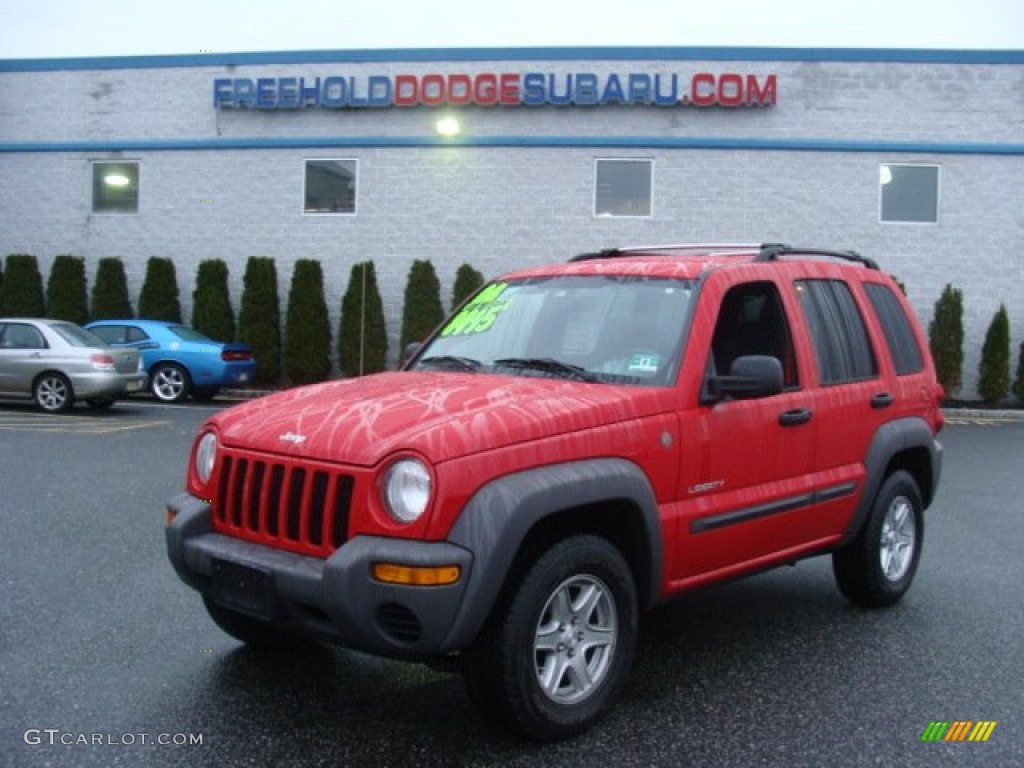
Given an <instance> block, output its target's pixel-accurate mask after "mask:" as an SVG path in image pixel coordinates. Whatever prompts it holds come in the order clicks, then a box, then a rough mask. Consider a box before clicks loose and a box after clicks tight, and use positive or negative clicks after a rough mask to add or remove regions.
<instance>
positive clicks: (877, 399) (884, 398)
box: [871, 392, 896, 408]
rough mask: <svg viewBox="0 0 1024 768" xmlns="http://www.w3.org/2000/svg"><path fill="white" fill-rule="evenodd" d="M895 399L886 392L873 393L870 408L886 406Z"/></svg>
mask: <svg viewBox="0 0 1024 768" xmlns="http://www.w3.org/2000/svg"><path fill="white" fill-rule="evenodd" d="M895 399H896V398H894V397H893V396H892V395H890V394H889V393H888V392H879V393H878V394H877V395H874V396H873V397H872V398H871V407H872V408H888V407H889V406H890V405H892V403H893V401H894V400H895Z"/></svg>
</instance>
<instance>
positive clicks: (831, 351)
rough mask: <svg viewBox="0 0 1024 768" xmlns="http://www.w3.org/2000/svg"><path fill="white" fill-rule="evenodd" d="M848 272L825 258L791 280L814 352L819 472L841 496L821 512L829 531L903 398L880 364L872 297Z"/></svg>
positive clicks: (837, 524)
mask: <svg viewBox="0 0 1024 768" xmlns="http://www.w3.org/2000/svg"><path fill="white" fill-rule="evenodd" d="M830 267H831V268H830ZM848 277H849V270H846V271H843V270H839V269H838V268H835V267H834V265H820V268H819V270H818V274H815V275H814V276H811V277H807V278H801V279H798V280H795V281H794V282H793V290H794V291H795V293H796V296H797V300H798V302H799V304H800V311H801V313H802V314H803V316H804V318H805V323H804V325H805V326H806V329H807V334H808V337H809V343H810V346H811V348H812V350H813V352H814V370H813V371H812V372H811V374H812V376H813V378H814V385H815V386H814V397H813V405H812V407H813V409H814V412H815V416H816V418H817V420H818V444H817V448H816V451H815V460H814V465H815V466H814V469H815V479H816V484H817V485H818V487H819V488H828V489H830V490H831V491H832V493H833V495H834V496H835V498H834V499H833V500H832V501H831V502H830V503H826V504H823V505H822V508H821V510H820V511H819V514H818V515H817V518H816V522H817V524H818V525H821V526H824V527H825V528H826V529H827V530H828V531H837V530H840V529H842V528H844V527H845V525H846V522H847V520H848V519H849V517H850V515H851V514H852V512H853V507H854V500H855V499H856V498H857V497H858V496H859V495H860V491H861V490H862V487H863V483H864V475H865V465H864V459H865V456H866V455H867V451H868V446H869V444H870V442H871V440H872V438H873V437H874V435H875V433H876V432H877V431H878V429H879V428H880V427H881V426H882V425H883V424H884V423H886V422H887V421H890V420H891V419H892V418H893V416H894V414H893V412H892V411H893V406H894V405H895V404H897V403H898V402H899V400H900V398H899V393H898V392H897V391H895V390H894V389H893V383H894V382H893V381H892V379H891V377H889V376H886V375H884V373H883V371H882V367H881V366H880V364H879V355H878V349H877V347H878V345H877V343H876V341H875V339H873V338H872V336H871V333H870V332H869V329H868V325H867V323H866V322H865V316H866V312H867V311H868V309H867V307H866V306H865V305H866V300H865V299H864V297H863V295H862V294H861V293H860V291H859V286H858V284H857V283H855V282H852V281H851V280H849V279H848Z"/></svg>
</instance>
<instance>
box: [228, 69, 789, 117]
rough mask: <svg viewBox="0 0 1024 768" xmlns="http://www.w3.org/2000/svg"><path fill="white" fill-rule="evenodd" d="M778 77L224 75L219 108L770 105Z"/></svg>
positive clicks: (775, 95) (705, 74) (699, 74)
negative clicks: (229, 76) (257, 76)
mask: <svg viewBox="0 0 1024 768" xmlns="http://www.w3.org/2000/svg"><path fill="white" fill-rule="evenodd" d="M777 98H778V84H777V78H776V75H774V74H768V75H756V74H740V73H736V72H726V73H721V74H715V73H712V72H697V73H695V74H692V75H681V74H660V73H658V74H654V73H649V72H631V73H628V74H618V73H612V74H604V75H599V74H596V73H593V72H577V73H568V74H566V73H562V74H555V73H545V72H526V73H520V72H502V73H496V72H481V73H476V74H464V73H456V74H447V75H441V74H426V75H409V74H405V75H370V76H345V75H329V76H316V77H260V78H248V77H238V78H218V79H216V80H214V81H213V106H214V107H215V108H217V109H262V110H278V109H282V110H287V109H304V108H314V107H320V108H325V109H345V108H349V109H357V108H365V107H417V106H424V107H458V106H506V107H510V106H570V105H571V106H604V105H612V104H618V105H634V106H659V107H677V106H694V107H770V106H774V105H775V103H776V100H777Z"/></svg>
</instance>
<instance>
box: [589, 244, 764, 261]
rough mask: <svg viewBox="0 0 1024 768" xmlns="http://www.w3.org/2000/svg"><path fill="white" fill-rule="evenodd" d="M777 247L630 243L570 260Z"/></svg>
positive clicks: (747, 250)
mask: <svg viewBox="0 0 1024 768" xmlns="http://www.w3.org/2000/svg"><path fill="white" fill-rule="evenodd" d="M769 247H776V244H775V243H683V244H680V245H630V246H627V247H625V248H605V249H603V250H600V251H594V252H593V253H581V254H579V255H577V256H573V257H572V258H571V259H569V261H589V260H590V259H611V258H615V257H616V256H627V255H629V254H631V253H649V252H652V251H745V252H749V251H763V250H764V249H765V248H769Z"/></svg>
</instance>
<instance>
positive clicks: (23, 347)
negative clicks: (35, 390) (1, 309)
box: [0, 322, 47, 394]
mask: <svg viewBox="0 0 1024 768" xmlns="http://www.w3.org/2000/svg"><path fill="white" fill-rule="evenodd" d="M46 357H47V344H46V339H45V338H43V334H42V333H40V331H39V330H38V329H37V328H36V327H35V326H34V325H30V324H29V323H19V322H11V323H5V324H3V325H0V392H5V393H9V394H30V393H31V392H32V382H33V381H34V379H35V377H36V375H37V374H38V373H39V372H40V371H42V370H43V369H44V368H45V367H46Z"/></svg>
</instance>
